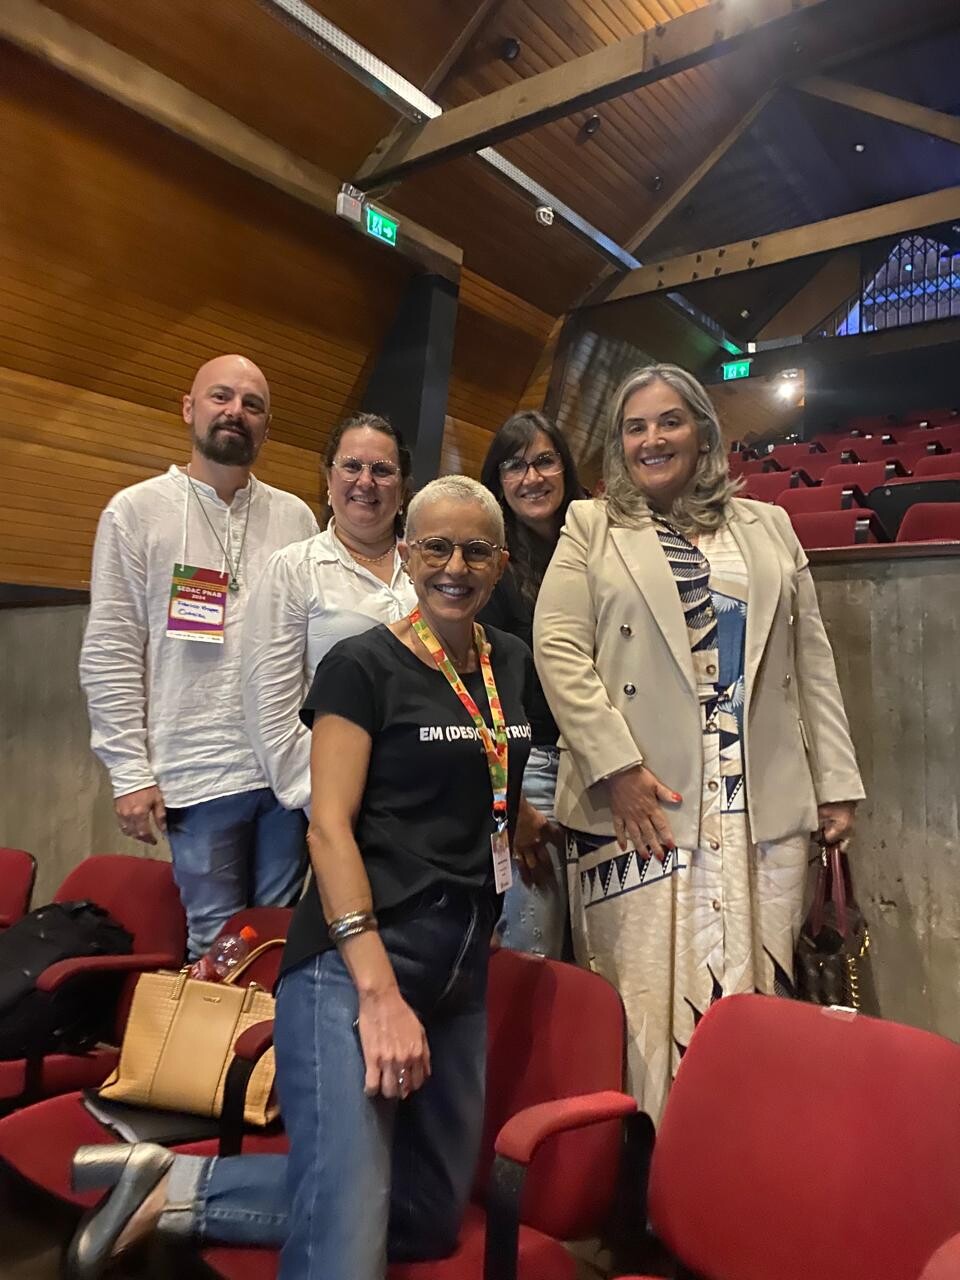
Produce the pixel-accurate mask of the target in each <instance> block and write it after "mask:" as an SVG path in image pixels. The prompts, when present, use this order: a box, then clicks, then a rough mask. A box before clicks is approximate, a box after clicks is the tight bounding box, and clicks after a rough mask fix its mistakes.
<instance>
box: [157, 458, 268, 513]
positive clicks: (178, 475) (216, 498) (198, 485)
mask: <svg viewBox="0 0 960 1280" xmlns="http://www.w3.org/2000/svg"><path fill="white" fill-rule="evenodd" d="M167 475H168V476H171V477H172V478H173V479H174V480H175V481H176V482H177V484H178V485H180V487H181V488H186V485H187V472H186V469H185V468H184V467H179V466H177V464H176V463H175V462H173V463H171V464H170V470H169V471H168V472H167ZM189 479H190V480H191V481H192V482H193V487H194V489H196V490H197V492H198V493H201V494H203V496H204V497H205V498H209V499H210V501H211V502H218V503H219V504H220V506H221V507H226V506H228V505H230V506H241V507H242V506H243V505H244V503H245V502H247V501H248V500H249V499H250V498H252V497H253V490H254V485H256V483H257V480H256V477H255V476H254V475H253V474H252V473H251V476H250V479H249V481H248V482H247V483H246V484H245V485H244V486H243V488H242V489H238V490H237V492H236V493H235V494H234V495H233V503H230V504H228V503H226V502H224V500H223V499H222V498H221V497H220V495H219V494H218V493H217V491H216V489H214V487H213V486H212V485H209V484H205V483H204V482H203V481H202V480H198V479H197V477H196V476H190V477H189Z"/></svg>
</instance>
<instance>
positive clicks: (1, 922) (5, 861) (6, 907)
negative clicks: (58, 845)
mask: <svg viewBox="0 0 960 1280" xmlns="http://www.w3.org/2000/svg"><path fill="white" fill-rule="evenodd" d="M36 875H37V860H36V858H35V857H34V856H33V854H32V853H27V851H26V850H25V849H4V848H0V929H9V928H10V926H11V925H12V924H14V923H15V922H16V921H17V920H19V919H20V918H21V916H23V915H25V914H26V912H27V911H29V909H30V895H31V894H32V893H33V882H34V880H35V879H36Z"/></svg>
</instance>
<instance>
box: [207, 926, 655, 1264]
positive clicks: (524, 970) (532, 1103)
mask: <svg viewBox="0 0 960 1280" xmlns="http://www.w3.org/2000/svg"><path fill="white" fill-rule="evenodd" d="M488 1019H489V1042H488V1057H487V1104H486V1117H485V1122H484V1139H483V1147H482V1153H481V1158H480V1164H479V1167H478V1170H477V1177H476V1182H475V1189H474V1196H473V1203H472V1205H471V1207H470V1210H469V1212H468V1215H467V1218H466V1221H465V1222H464V1226H463V1230H462V1232H461V1236H460V1241H459V1243H458V1246H457V1250H456V1252H455V1253H454V1254H453V1256H452V1257H449V1258H444V1259H441V1260H438V1261H434V1262H417V1263H404V1264H402V1265H393V1266H391V1267H390V1268H389V1272H388V1277H389V1280H498V1278H499V1277H504V1278H506V1277H508V1276H509V1277H514V1276H515V1277H516V1280H573V1277H574V1274H575V1265H574V1260H573V1258H572V1257H571V1255H570V1254H569V1253H568V1252H567V1250H566V1249H565V1248H564V1247H563V1245H562V1244H561V1243H560V1241H561V1240H566V1239H581V1238H585V1237H588V1236H591V1235H593V1234H595V1233H596V1232H598V1231H599V1230H600V1229H601V1227H602V1226H603V1225H604V1224H605V1222H606V1221H607V1220H608V1218H609V1216H610V1213H611V1210H612V1207H613V1200H614V1190H615V1186H616V1182H617V1176H618V1173H619V1170H620V1156H621V1149H622V1143H623V1123H624V1117H627V1116H632V1115H633V1113H634V1112H635V1103H634V1102H633V1099H632V1098H628V1097H626V1096H625V1095H624V1094H622V1093H620V1092H619V1090H620V1088H621V1080H622V1073H623V1053H624V1047H625V1046H624V1024H623V1006H622V1005H621V1003H620V999H619V996H618V995H617V994H616V992H615V991H614V990H613V988H612V987H611V986H609V984H608V983H607V982H606V981H605V980H604V979H602V978H600V977H598V976H597V975H596V974H593V973H589V972H587V971H585V970H581V969H577V968H575V967H574V966H572V965H567V964H558V963H556V962H554V961H552V960H543V959H540V958H538V957H534V956H527V955H521V954H520V953H519V952H515V951H508V950H501V951H498V952H496V953H495V954H494V955H493V956H491V960H490V982H489V993H488ZM577 1113H580V1115H581V1117H582V1118H583V1119H584V1121H585V1122H584V1123H580V1124H574V1123H573V1121H574V1120H575V1119H576V1116H577ZM591 1113H592V1116H593V1119H592V1120H586V1117H587V1115H588V1114H591ZM565 1117H566V1120H565ZM633 1125H635V1126H636V1127H637V1128H638V1129H639V1127H640V1126H639V1123H638V1120H637V1119H636V1118H635V1119H634V1121H633ZM563 1128H566V1130H567V1131H566V1132H563V1131H562V1129H563ZM538 1129H539V1130H540V1131H541V1133H542V1135H543V1141H542V1142H539V1141H537V1140H536V1136H537V1130H538ZM525 1147H526V1148H528V1149H527V1150H525V1149H524V1148H525ZM521 1186H522V1188H523V1192H522V1199H521V1197H520V1190H519V1188H520V1187H521ZM511 1187H512V1188H513V1190H512V1191H511V1190H509V1188H511ZM639 1194H640V1189H639V1188H638V1189H637V1195H638V1196H639ZM518 1202H519V1203H520V1206H521V1207H520V1212H519V1219H520V1221H519V1228H518V1229H517V1225H516V1224H517V1218H516V1205H517V1203H518ZM642 1229H643V1224H642V1223H639V1224H637V1230H638V1231H642ZM514 1230H518V1234H517V1236H516V1237H512V1232H513V1231H514ZM489 1232H492V1233H493V1235H492V1237H491V1238H493V1239H496V1240H498V1241H503V1242H506V1241H510V1240H511V1238H514V1239H516V1240H517V1246H516V1254H514V1252H513V1250H512V1247H511V1246H510V1245H507V1244H506V1243H504V1244H503V1245H502V1246H501V1247H499V1248H493V1249H491V1250H490V1251H489V1255H488V1256H487V1257H486V1258H485V1243H486V1240H487V1238H488V1233H489ZM203 1260H204V1262H205V1263H206V1265H207V1267H209V1268H210V1269H211V1271H212V1272H213V1273H214V1275H217V1276H222V1277H225V1280H273V1277H275V1276H276V1274H277V1254H276V1253H274V1252H272V1251H270V1250H265V1249H239V1248H236V1249H235V1248H220V1247H212V1248H208V1249H205V1250H204V1253H203ZM515 1263H516V1266H515Z"/></svg>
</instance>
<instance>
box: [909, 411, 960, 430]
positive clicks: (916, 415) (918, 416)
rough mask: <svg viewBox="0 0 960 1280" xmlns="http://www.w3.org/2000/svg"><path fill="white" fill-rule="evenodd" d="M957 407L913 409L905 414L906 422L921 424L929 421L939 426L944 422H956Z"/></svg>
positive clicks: (932, 424) (915, 424)
mask: <svg viewBox="0 0 960 1280" xmlns="http://www.w3.org/2000/svg"><path fill="white" fill-rule="evenodd" d="M958 416H960V415H958V413H957V410H956V409H911V410H910V411H909V413H905V414H904V415H903V421H904V422H905V423H909V424H912V425H914V426H920V425H922V424H924V423H929V425H930V426H939V425H940V424H941V423H944V422H956V421H957V419H958Z"/></svg>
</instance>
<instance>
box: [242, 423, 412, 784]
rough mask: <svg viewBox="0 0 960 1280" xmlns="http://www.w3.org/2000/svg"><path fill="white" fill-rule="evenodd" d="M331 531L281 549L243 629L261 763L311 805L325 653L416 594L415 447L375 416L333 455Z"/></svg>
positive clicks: (331, 449) (352, 430) (393, 617)
mask: <svg viewBox="0 0 960 1280" xmlns="http://www.w3.org/2000/svg"><path fill="white" fill-rule="evenodd" d="M325 462H326V470H327V495H328V502H329V506H330V509H331V511H332V513H333V516H332V519H331V520H330V522H329V524H328V525H327V528H326V529H325V530H324V531H323V532H322V533H318V534H316V535H315V536H314V537H312V538H308V539H307V540H306V541H305V542H295V543H293V544H291V545H290V546H287V547H284V548H283V549H282V550H281V551H278V552H276V554H275V555H273V556H272V557H271V558H270V560H269V561H268V562H267V567H266V568H265V569H264V571H263V573H262V574H261V576H260V579H259V581H258V583H257V586H256V588H255V589H254V591H253V592H252V595H251V599H250V603H249V605H248V608H247V614H246V621H245V624H244V631H243V705H244V714H245V717H246V722H247V732H248V734H249V736H250V741H251V744H252V746H253V750H254V752H255V754H256V757H257V759H258V761H259V763H260V767H261V768H262V769H263V771H264V773H265V774H266V775H267V779H268V780H269V784H270V786H271V787H272V788H273V791H274V793H275V794H276V795H277V797H278V798H279V800H280V802H281V803H282V804H283V805H285V806H286V807H287V808H288V809H306V808H308V806H309V802H310V732H309V730H308V729H306V728H305V727H304V726H303V724H302V723H301V722H300V716H299V712H300V707H301V706H302V705H303V699H304V695H305V693H306V691H307V689H308V688H309V687H310V683H311V681H312V680H313V674H314V672H315V671H316V669H317V665H318V663H319V662H320V660H321V658H323V657H324V655H325V654H326V653H327V652H328V650H329V649H330V648H331V647H332V646H333V645H334V644H336V642H337V641H338V640H342V639H343V638H344V637H345V636H350V635H357V634H358V633H359V632H361V631H365V630H367V628H369V627H372V626H373V625H374V624H375V623H377V622H396V621H397V620H398V619H399V618H402V617H404V616H405V615H406V614H408V613H409V612H410V610H411V609H412V608H413V606H414V605H415V604H416V596H415V595H414V591H413V587H412V585H411V583H410V579H409V578H408V577H407V576H406V574H405V573H404V572H403V567H402V565H401V563H400V557H399V556H398V555H397V536H398V534H399V533H400V532H401V530H402V527H403V516H402V512H403V509H404V507H405V505H406V500H407V497H408V496H409V487H410V454H409V453H408V452H407V450H406V449H405V448H404V447H403V444H402V442H401V440H400V437H399V435H398V433H397V431H396V430H395V428H394V427H393V426H391V424H390V423H389V422H388V421H387V420H386V419H385V418H381V417H378V416H377V415H375V414H372V413H360V414H357V415H356V416H354V417H352V418H347V419H346V421H345V422H342V423H341V424H340V425H339V426H338V427H337V428H336V429H335V431H334V432H333V434H332V435H331V437H330V440H329V443H328V444H327V450H326V455H325Z"/></svg>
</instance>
